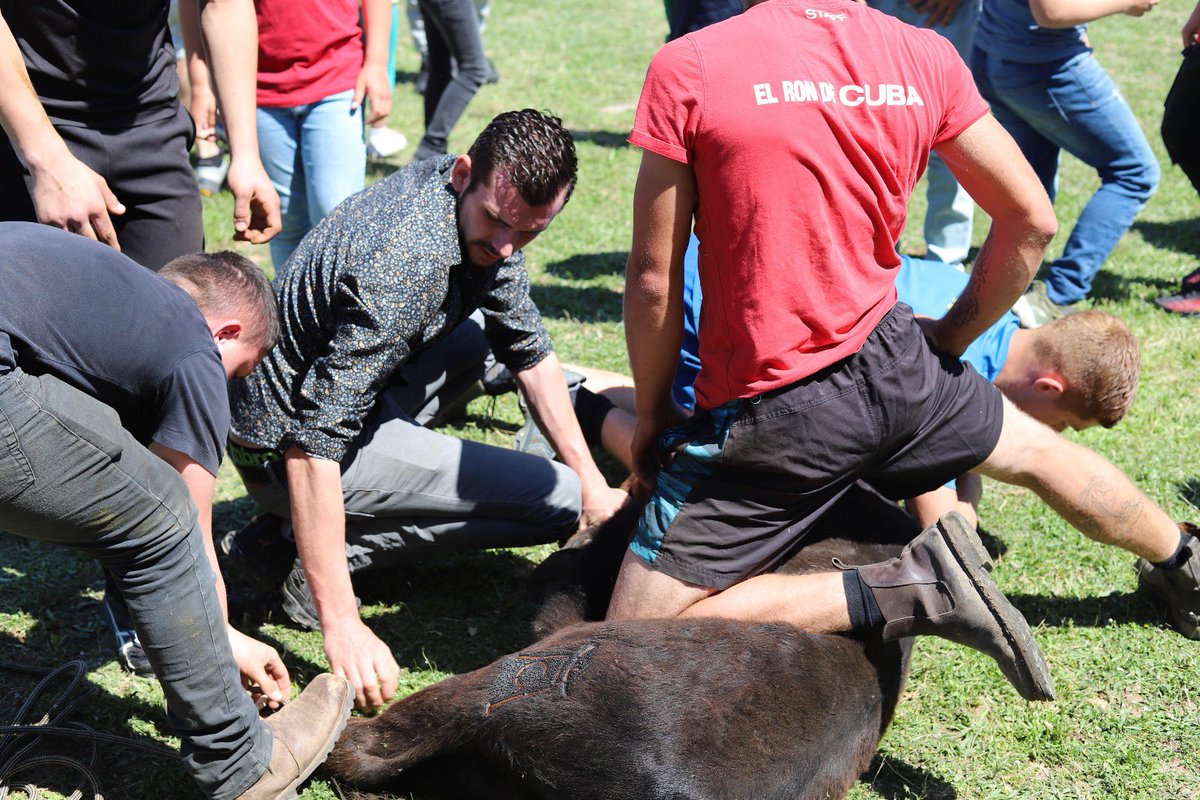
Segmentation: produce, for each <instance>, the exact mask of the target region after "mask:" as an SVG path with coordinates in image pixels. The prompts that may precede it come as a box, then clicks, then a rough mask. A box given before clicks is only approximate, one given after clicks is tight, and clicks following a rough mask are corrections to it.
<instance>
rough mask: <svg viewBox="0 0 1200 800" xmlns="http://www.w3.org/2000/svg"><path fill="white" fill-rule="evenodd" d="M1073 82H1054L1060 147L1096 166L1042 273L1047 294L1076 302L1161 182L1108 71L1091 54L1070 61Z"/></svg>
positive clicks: (1146, 144) (1060, 300) (1142, 136)
mask: <svg viewBox="0 0 1200 800" xmlns="http://www.w3.org/2000/svg"><path fill="white" fill-rule="evenodd" d="M1067 72H1068V73H1069V78H1070V81H1071V83H1070V84H1068V85H1067V86H1066V87H1064V88H1063V89H1061V90H1060V89H1055V90H1052V94H1053V95H1054V98H1055V102H1056V103H1057V104H1058V106H1059V107H1060V109H1062V112H1063V117H1064V118H1065V119H1066V120H1067V122H1068V124H1067V127H1066V134H1067V135H1066V137H1065V139H1064V141H1063V148H1064V149H1065V150H1066V151H1067V152H1069V153H1071V154H1072V155H1074V156H1075V157H1076V158H1078V159H1079V160H1080V161H1083V162H1084V163H1085V164H1087V165H1089V166H1091V167H1094V168H1095V169H1096V172H1097V173H1098V174H1099V175H1100V188H1099V189H1097V190H1096V192H1095V194H1093V195H1092V197H1091V199H1090V200H1088V203H1087V205H1085V206H1084V207H1083V211H1082V212H1081V213H1080V214H1079V219H1078V220H1077V221H1076V222H1075V227H1074V228H1073V229H1072V230H1071V235H1070V237H1069V238H1068V239H1067V243H1066V245H1064V246H1063V251H1062V255H1060V256H1059V257H1058V258H1057V259H1056V260H1055V261H1054V263H1053V264H1052V265H1051V267H1050V273H1049V274H1048V275H1047V276H1046V295H1047V296H1048V297H1049V298H1050V299H1051V300H1053V301H1054V302H1056V303H1074V302H1078V301H1079V300H1082V299H1084V298H1085V297H1087V296H1088V293H1089V292H1091V289H1092V279H1093V278H1094V277H1095V275H1096V273H1097V272H1099V271H1100V267H1101V266H1103V265H1104V262H1105V261H1106V260H1107V259H1108V255H1109V253H1111V252H1112V250H1113V248H1114V247H1116V246H1117V242H1118V241H1120V239H1121V237H1122V236H1123V235H1124V234H1125V231H1127V230H1129V226H1130V225H1132V224H1133V220H1134V218H1135V217H1137V215H1138V212H1140V211H1141V210H1142V208H1143V207H1144V206H1145V205H1146V201H1148V200H1149V199H1150V197H1151V196H1152V195H1153V194H1154V192H1155V190H1156V189H1157V188H1158V181H1159V168H1158V161H1157V160H1156V159H1155V157H1154V153H1153V151H1151V149H1150V143H1149V142H1147V141H1146V136H1145V134H1143V133H1142V129H1141V127H1140V126H1139V125H1138V121H1137V117H1135V116H1134V114H1133V110H1132V109H1130V107H1129V104H1128V103H1127V102H1125V98H1124V97H1123V96H1121V93H1120V91H1119V90H1118V89H1117V86H1116V84H1114V83H1113V81H1112V79H1111V78H1109V76H1108V73H1106V72H1105V71H1104V68H1103V67H1101V66H1100V64H1099V62H1097V61H1096V59H1095V58H1093V57H1092V56H1091V55H1085V56H1083V57H1082V58H1080V59H1078V60H1077V61H1075V62H1070V63H1069V64H1068V68H1067Z"/></svg>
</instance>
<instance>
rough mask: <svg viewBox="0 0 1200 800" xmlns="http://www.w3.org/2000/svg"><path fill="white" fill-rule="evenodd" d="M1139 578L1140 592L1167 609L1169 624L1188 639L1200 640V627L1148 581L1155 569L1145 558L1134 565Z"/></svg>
mask: <svg viewBox="0 0 1200 800" xmlns="http://www.w3.org/2000/svg"><path fill="white" fill-rule="evenodd" d="M1134 568H1135V569H1136V570H1137V576H1138V591H1139V592H1141V593H1142V594H1144V595H1146V597H1148V598H1150V599H1151V600H1152V601H1153V602H1154V603H1155V604H1157V605H1158V606H1159V607H1161V608H1164V609H1166V611H1167V622H1169V623H1170V625H1171V627H1172V628H1174V629H1175V630H1176V631H1177V632H1178V633H1179V635H1181V636H1183V637H1184V638H1187V639H1200V625H1198V624H1197V623H1195V622H1192V620H1191V619H1189V618H1188V616H1187V615H1186V614H1185V613H1184V612H1182V611H1180V610H1178V609H1177V608H1175V607H1174V606H1172V605H1171V603H1170V601H1169V600H1168V599H1167V598H1166V597H1164V596H1163V594H1162V592H1160V591H1158V587H1156V586H1154V585H1153V584H1151V583H1150V581H1149V580H1148V576H1149V575H1150V572H1151V570H1153V567H1152V566H1151V564H1150V562H1149V561H1147V560H1146V559H1144V558H1139V559H1138V560H1137V563H1135V564H1134Z"/></svg>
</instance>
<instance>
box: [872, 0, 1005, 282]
mask: <svg viewBox="0 0 1200 800" xmlns="http://www.w3.org/2000/svg"><path fill="white" fill-rule="evenodd" d="M870 6H871V7H872V8H874V9H877V10H879V11H882V12H883V13H885V14H888V15H889V16H893V17H896V18H897V19H899V20H902V21H904V22H907V23H908V24H910V25H915V26H916V27H919V28H924V27H929V25H928V22H929V15H928V14H927V13H924V12H921V11H917V10H916V9H914V8H913V7H912V6H911V5H910V4H909V2H908V0H871V1H870ZM980 6H981V3H980V0H963V2H962V3H960V4H959V6H958V10H957V11H955V13H954V16H953V17H952V18H951V20H950V21H949V22H947V23H946V24H945V25H936V26H933V28H932V29H933V30H935V31H937V32H938V33H940V34H941V35H942V36H944V37H946V39H948V40H949V41H950V43H951V44H953V45H954V49H955V50H957V51H958V54H959V56H961V57H962V58H963V60H964V61H965V60H966V59H967V58H969V57H970V53H971V41H972V40H973V39H974V37H975V25H976V23H977V22H978V20H979V11H980ZM925 177H926V180H927V181H928V185H927V187H926V191H925V199H926V211H925V247H926V258H929V259H931V260H934V261H941V262H943V263H945V264H959V263H962V262H963V261H965V260H966V258H967V255H968V254H969V253H970V251H971V231H972V228H973V225H974V216H975V201H973V200H972V199H971V195H969V194H967V190H966V189H964V188H962V186H961V185H959V183H958V180H956V179H955V177H954V175H953V174H951V172H950V169H949V168H948V167H947V166H946V164H945V162H943V161H942V159H941V157H939V156H938V154H937V153H930V155H929V166H928V168H927V169H926V171H925Z"/></svg>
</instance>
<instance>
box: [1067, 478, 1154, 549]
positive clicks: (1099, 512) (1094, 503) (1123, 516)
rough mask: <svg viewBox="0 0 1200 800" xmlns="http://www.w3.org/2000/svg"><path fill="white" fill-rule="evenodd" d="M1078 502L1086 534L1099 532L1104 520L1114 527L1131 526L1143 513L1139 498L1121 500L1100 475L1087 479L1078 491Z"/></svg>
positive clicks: (1126, 527)
mask: <svg viewBox="0 0 1200 800" xmlns="http://www.w3.org/2000/svg"><path fill="white" fill-rule="evenodd" d="M1078 502H1079V509H1080V511H1082V512H1083V515H1084V519H1083V520H1082V522H1083V524H1084V533H1086V534H1087V535H1088V536H1094V535H1095V534H1097V533H1099V532H1100V529H1101V528H1102V527H1103V521H1104V520H1111V522H1112V524H1113V525H1114V526H1116V527H1120V528H1124V529H1128V528H1131V527H1132V526H1133V525H1135V524H1136V523H1137V521H1138V520H1139V519H1141V517H1142V514H1143V513H1144V509H1143V508H1142V501H1141V500H1140V499H1138V498H1137V497H1131V498H1130V499H1128V500H1125V501H1121V500H1120V499H1119V498H1118V497H1117V496H1116V491H1115V490H1114V488H1113V487H1112V486H1111V485H1110V484H1109V483H1108V482H1106V481H1105V480H1104V479H1103V478H1100V477H1093V478H1089V479H1088V482H1087V483H1086V484H1085V485H1084V487H1083V489H1082V490H1081V491H1080V492H1079V498H1078Z"/></svg>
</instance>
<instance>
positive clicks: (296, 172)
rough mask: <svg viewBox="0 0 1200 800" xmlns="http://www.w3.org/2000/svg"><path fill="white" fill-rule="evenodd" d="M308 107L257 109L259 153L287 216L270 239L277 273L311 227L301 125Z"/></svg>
mask: <svg viewBox="0 0 1200 800" xmlns="http://www.w3.org/2000/svg"><path fill="white" fill-rule="evenodd" d="M305 108H306V106H295V107H292V108H265V107H259V109H258V113H257V120H258V154H259V156H260V157H261V158H262V163H263V168H264V169H265V170H266V171H267V176H268V177H269V178H270V179H271V183H272V184H273V185H274V186H275V191H276V192H278V193H279V212H280V216H281V217H282V220H283V228H282V230H280V231H279V233H277V234H275V237H274V238H273V239H271V241H270V249H271V262H272V263H273V264H274V265H275V271H276V273H279V272H282V270H283V265H284V264H285V263H287V260H288V258H289V257H290V256H291V254H292V251H293V250H295V249H296V247H297V245H299V244H300V240H301V239H303V238H304V234H305V233H307V232H308V228H309V223H308V196H307V192H306V191H305V188H304V186H305V178H304V162H303V161H302V159H301V155H300V125H301V120H302V118H303V109H305Z"/></svg>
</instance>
